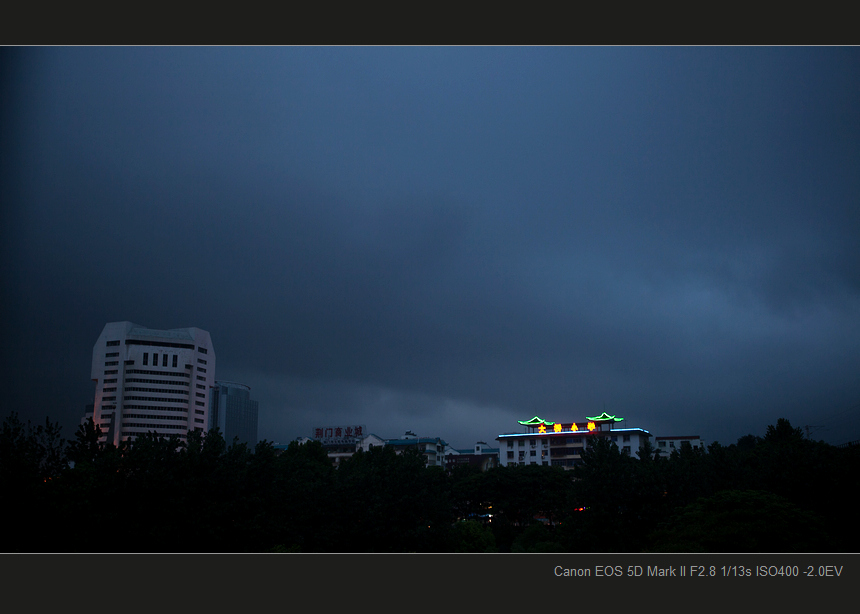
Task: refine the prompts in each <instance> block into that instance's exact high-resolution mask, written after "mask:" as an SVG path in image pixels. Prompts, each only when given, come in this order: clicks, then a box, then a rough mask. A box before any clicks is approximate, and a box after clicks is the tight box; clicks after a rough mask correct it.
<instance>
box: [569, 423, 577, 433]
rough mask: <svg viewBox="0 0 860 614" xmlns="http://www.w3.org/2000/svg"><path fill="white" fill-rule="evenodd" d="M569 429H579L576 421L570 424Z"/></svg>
mask: <svg viewBox="0 0 860 614" xmlns="http://www.w3.org/2000/svg"><path fill="white" fill-rule="evenodd" d="M570 430H571V431H578V430H579V427H578V426H576V422H574V423H573V424H571V425H570Z"/></svg>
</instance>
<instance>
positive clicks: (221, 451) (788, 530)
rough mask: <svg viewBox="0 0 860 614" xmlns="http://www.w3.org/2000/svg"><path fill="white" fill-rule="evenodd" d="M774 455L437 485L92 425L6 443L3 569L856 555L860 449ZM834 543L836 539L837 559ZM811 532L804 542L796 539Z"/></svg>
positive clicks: (1, 466)
mask: <svg viewBox="0 0 860 614" xmlns="http://www.w3.org/2000/svg"><path fill="white" fill-rule="evenodd" d="M801 435H802V433H801V432H800V430H799V429H796V428H793V427H792V426H791V424H790V423H789V422H788V421H787V420H783V419H780V420H778V421H777V423H776V424H775V425H773V426H770V427H768V429H767V432H766V433H765V435H764V437H756V436H754V435H748V436H746V437H742V438H741V439H739V440H738V442H737V444H732V445H729V446H723V445H721V444H719V443H716V442H715V443H713V444H711V445H710V446H709V447H708V450H707V451H704V450H701V449H693V448H691V447H690V446H682V447H681V448H679V449H677V450H675V451H674V452H673V453H672V455H671V456H670V457H668V458H666V457H661V456H660V455H659V454H658V453H657V452H656V451H655V450H654V448H653V447H652V446H650V445H649V444H646V445H644V446H643V448H642V449H641V450H640V451H639V453H638V457H639V458H638V459H636V458H633V457H631V456H628V455H627V454H623V453H621V452H620V451H619V449H618V447H617V446H615V445H614V444H613V443H612V442H611V441H609V440H608V439H606V438H601V439H596V440H594V442H593V444H592V445H590V446H589V447H588V448H587V449H586V450H585V452H584V453H583V455H582V463H581V464H580V465H578V466H577V467H576V468H575V470H574V471H572V472H571V471H564V470H562V469H561V468H560V467H551V466H549V467H547V466H540V465H527V466H511V467H498V468H495V469H492V470H490V471H487V472H481V471H478V470H476V469H474V468H469V467H459V468H457V469H455V470H453V471H452V472H450V473H446V472H445V471H443V470H442V469H441V468H439V467H430V468H427V467H425V465H424V457H423V456H422V455H421V454H420V453H418V452H417V451H416V450H409V451H406V452H404V453H402V454H397V453H396V452H395V451H394V450H393V449H392V448H389V447H379V448H373V449H371V450H370V451H369V452H358V453H356V454H355V455H354V456H353V457H352V458H350V459H347V460H345V461H343V462H342V463H341V465H340V467H339V468H338V469H335V468H334V467H333V466H332V463H331V461H330V459H329V458H328V456H327V455H326V451H325V449H324V448H323V447H322V446H321V445H320V444H319V443H318V442H310V443H307V444H305V445H299V444H298V443H293V444H291V445H290V446H289V447H288V448H287V449H286V450H284V451H283V452H282V453H279V452H278V451H277V450H275V449H274V447H273V446H272V445H271V443H268V442H260V443H259V444H257V446H256V447H255V448H254V449H253V450H250V449H249V448H248V447H247V446H246V445H244V444H240V443H238V442H234V443H233V444H232V445H227V443H226V442H225V441H224V439H223V437H222V436H221V433H220V432H218V431H217V430H213V431H210V432H208V433H206V434H205V435H203V434H201V433H191V434H190V435H189V437H188V439H187V442H183V441H181V440H180V439H179V438H178V437H176V436H172V437H163V436H159V435H156V434H154V433H150V434H147V435H144V436H141V437H138V438H137V439H136V440H135V441H134V442H123V443H121V444H120V445H119V446H113V445H110V444H100V443H99V436H100V431H99V429H98V427H97V426H96V425H95V424H93V422H92V420H89V421H87V422H86V423H84V424H82V425H81V427H80V428H79V429H78V430H77V432H76V433H75V437H74V438H73V440H72V441H71V442H69V443H68V444H66V442H65V441H64V440H63V439H62V438H61V437H60V429H59V426H58V425H55V424H51V423H50V422H49V421H46V423H45V424H44V425H39V426H33V425H32V424H30V423H27V424H23V423H22V422H21V421H20V420H19V419H18V416H17V415H16V414H14V413H13V414H12V415H11V416H9V417H8V418H7V419H6V420H5V421H4V422H3V426H2V430H0V488H2V492H3V499H2V501H3V506H2V507H3V510H4V512H5V516H6V517H7V518H9V519H11V520H12V522H13V525H12V526H15V527H16V529H18V530H16V531H9V532H6V533H5V534H4V536H3V538H2V539H3V542H2V544H0V547H2V548H3V550H5V551H12V552H15V551H34V552H44V551H58V552H153V551H156V552H158V551H164V552H171V551H182V552H490V551H500V552H560V551H562V552H563V551H567V552H588V551H594V552H613V551H616V552H617V551H623V552H631V551H632V552H636V551H650V550H657V551H679V550H680V551H726V550H728V551H760V550H763V549H765V550H771V551H796V550H798V549H802V550H804V549H815V550H828V549H834V548H838V549H840V550H843V551H856V550H857V549H858V547H860V529H857V528H855V524H856V523H854V512H853V510H854V508H853V506H854V502H853V499H852V495H853V493H854V492H856V491H857V489H858V487H860V449H858V448H853V449H852V448H845V449H838V448H834V447H833V446H829V445H827V444H824V443H821V442H812V441H807V440H805V439H803V437H802V436H801ZM828 527H839V531H840V534H839V541H838V542H833V541H832V539H831V538H832V537H833V536H832V535H829V534H828V532H827V528H828ZM801 529H802V530H801Z"/></svg>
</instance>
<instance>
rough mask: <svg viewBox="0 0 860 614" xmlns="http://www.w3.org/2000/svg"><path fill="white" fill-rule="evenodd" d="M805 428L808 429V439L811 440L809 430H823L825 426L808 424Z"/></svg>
mask: <svg viewBox="0 0 860 614" xmlns="http://www.w3.org/2000/svg"><path fill="white" fill-rule="evenodd" d="M803 428H805V429H806V438H807V439H809V429H823V428H824V425H823V424H807V425H806V426H804V427H803Z"/></svg>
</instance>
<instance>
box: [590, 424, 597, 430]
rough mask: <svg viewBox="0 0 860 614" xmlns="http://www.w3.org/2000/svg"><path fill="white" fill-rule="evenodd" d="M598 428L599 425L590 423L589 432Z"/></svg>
mask: <svg viewBox="0 0 860 614" xmlns="http://www.w3.org/2000/svg"><path fill="white" fill-rule="evenodd" d="M596 428H597V425H595V424H594V422H589V423H588V430H589V431H593V430H594V429H596Z"/></svg>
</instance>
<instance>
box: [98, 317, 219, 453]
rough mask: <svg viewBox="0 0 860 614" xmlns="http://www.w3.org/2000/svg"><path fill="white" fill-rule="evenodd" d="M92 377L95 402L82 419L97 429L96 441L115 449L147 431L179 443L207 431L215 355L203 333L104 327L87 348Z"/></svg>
mask: <svg viewBox="0 0 860 614" xmlns="http://www.w3.org/2000/svg"><path fill="white" fill-rule="evenodd" d="M92 378H93V381H94V382H96V396H95V404H94V406H93V413H92V414H88V415H87V416H86V417H89V416H90V415H92V418H93V421H94V422H95V423H96V424H97V425H99V426H100V427H101V429H102V433H103V437H102V441H105V442H109V443H113V444H114V445H119V442H120V441H122V440H124V439H128V438H132V439H133V438H134V437H135V436H137V435H141V434H143V433H146V432H147V431H154V432H156V433H158V434H159V435H179V436H180V437H181V438H182V439H183V440H184V439H185V437H186V435H187V434H188V432H189V431H192V430H199V431H205V430H206V429H207V428H208V425H209V389H210V388H211V387H212V386H214V385H215V351H214V349H213V347H212V340H211V339H210V337H209V333H208V332H206V331H205V330H200V329H199V328H174V329H171V330H155V329H152V328H145V327H143V326H138V325H137V324H133V323H132V322H111V323H109V324H106V325H105V327H104V330H102V334H101V335H100V336H99V339H98V341H96V344H95V346H93V367H92ZM85 419H86V418H85Z"/></svg>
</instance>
